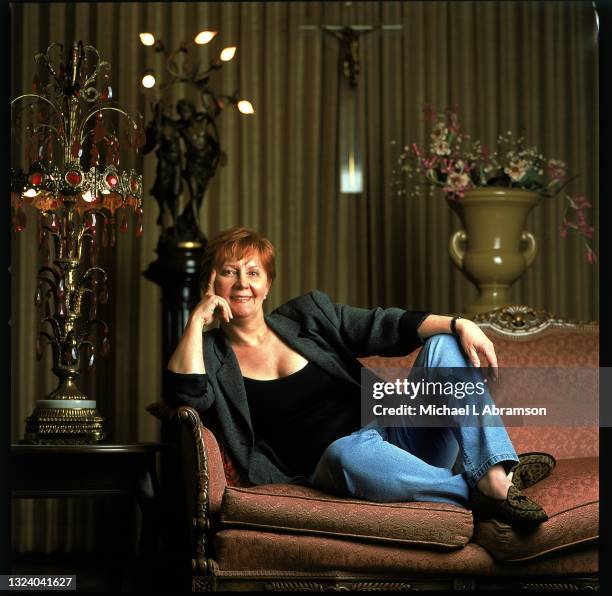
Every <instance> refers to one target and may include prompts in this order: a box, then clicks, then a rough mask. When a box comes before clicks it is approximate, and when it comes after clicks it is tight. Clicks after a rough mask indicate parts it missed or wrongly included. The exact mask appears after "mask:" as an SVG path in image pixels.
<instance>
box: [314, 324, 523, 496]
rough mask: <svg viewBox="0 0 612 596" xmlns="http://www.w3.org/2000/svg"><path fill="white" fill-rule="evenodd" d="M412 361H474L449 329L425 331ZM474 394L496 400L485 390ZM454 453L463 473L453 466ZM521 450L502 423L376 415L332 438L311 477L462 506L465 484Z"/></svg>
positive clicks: (342, 487)
mask: <svg viewBox="0 0 612 596" xmlns="http://www.w3.org/2000/svg"><path fill="white" fill-rule="evenodd" d="M414 366H415V367H448V368H451V367H457V368H458V367H468V366H472V365H471V364H470V363H469V361H468V360H467V358H466V357H465V354H464V352H463V350H462V348H461V346H460V345H459V343H458V342H457V340H456V339H455V338H454V337H453V336H452V335H447V334H440V335H434V336H432V337H430V338H428V339H427V340H426V342H425V345H424V346H423V348H422V350H421V352H420V354H419V356H418V357H417V359H416V361H415V363H414ZM479 399H481V400H482V402H483V403H493V402H492V400H491V396H490V394H489V392H488V391H486V392H485V394H484V395H482V396H481V397H480V398H479ZM457 456H459V462H458V463H460V464H461V466H462V470H463V471H461V472H460V473H454V472H453V471H452V470H451V468H453V466H454V464H455V462H456V461H457ZM518 461H519V460H518V457H517V454H516V451H515V450H514V447H513V446H512V442H511V441H510V438H509V437H508V433H507V431H506V429H505V428H504V426H455V427H397V428H396V427H382V426H380V425H379V423H378V422H377V421H376V420H375V421H373V422H371V423H370V424H368V425H366V426H364V427H363V428H361V429H360V430H358V431H355V432H354V433H352V434H351V435H348V436H345V437H341V438H340V439H337V440H336V441H334V442H333V443H332V444H331V445H329V447H328V448H327V449H326V450H325V452H324V453H323V455H322V456H321V459H320V460H319V462H318V464H317V467H316V469H315V471H314V472H313V474H312V476H311V477H310V482H311V483H312V484H313V486H314V487H315V488H319V489H321V490H324V491H326V492H331V493H334V494H341V495H346V496H352V497H357V498H360V499H366V500H368V501H377V502H396V501H436V502H443V503H452V504H453V505H459V506H462V507H466V506H467V505H468V500H469V491H470V487H474V486H475V485H476V482H477V481H478V480H479V479H480V478H481V477H482V476H483V475H484V474H485V473H486V472H487V471H488V470H489V468H491V467H492V466H493V465H495V464H503V465H504V468H505V469H506V472H509V471H510V470H511V469H513V468H514V467H515V465H516V464H517V463H518Z"/></svg>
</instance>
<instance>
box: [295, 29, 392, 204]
mask: <svg viewBox="0 0 612 596" xmlns="http://www.w3.org/2000/svg"><path fill="white" fill-rule="evenodd" d="M401 28H402V26H401V25H376V26H371V25H351V26H349V25H321V26H320V27H317V26H302V27H301V29H320V30H321V31H323V32H324V33H327V34H328V35H331V36H333V37H334V38H335V39H337V40H338V41H339V42H340V55H339V59H340V64H339V72H340V74H341V80H340V85H339V119H338V140H339V151H340V154H339V160H340V192H341V193H344V194H358V193H361V192H363V167H362V159H361V147H360V139H359V130H360V128H361V127H360V126H359V118H360V111H359V108H358V97H359V93H358V91H357V81H358V77H359V74H360V72H361V64H360V58H359V41H360V37H361V36H363V35H365V34H367V33H371V32H372V31H376V30H378V29H396V30H397V29H401Z"/></svg>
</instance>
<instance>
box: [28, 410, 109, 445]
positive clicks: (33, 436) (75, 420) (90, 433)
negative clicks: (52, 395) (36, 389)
mask: <svg viewBox="0 0 612 596" xmlns="http://www.w3.org/2000/svg"><path fill="white" fill-rule="evenodd" d="M62 401H64V400H39V401H38V402H37V406H36V408H35V409H34V412H33V413H32V415H31V416H28V418H26V430H25V434H24V438H23V440H22V441H20V442H21V443H27V444H38V445H44V444H46V445H49V444H51V445H83V444H90V443H97V442H98V441H102V440H103V439H104V438H105V433H104V429H103V425H104V418H102V417H101V416H99V415H98V411H97V410H96V402H95V401H93V400H81V401H80V403H79V400H69V403H62ZM65 401H66V402H68V400H65ZM53 402H55V403H53ZM75 402H76V403H75ZM77 405H78V406H79V407H77ZM65 406H68V407H65Z"/></svg>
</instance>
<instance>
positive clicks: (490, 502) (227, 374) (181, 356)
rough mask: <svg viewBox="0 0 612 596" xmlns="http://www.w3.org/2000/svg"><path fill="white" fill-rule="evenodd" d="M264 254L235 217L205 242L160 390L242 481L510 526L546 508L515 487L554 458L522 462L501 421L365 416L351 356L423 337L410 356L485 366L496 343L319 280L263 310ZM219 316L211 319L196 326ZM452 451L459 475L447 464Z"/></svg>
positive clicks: (432, 363)
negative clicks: (391, 420)
mask: <svg viewBox="0 0 612 596" xmlns="http://www.w3.org/2000/svg"><path fill="white" fill-rule="evenodd" d="M274 257H275V252H274V248H273V246H272V244H271V243H270V242H269V241H268V240H267V239H265V238H263V237H261V236H259V235H258V234H257V233H255V232H253V231H251V230H247V229H245V228H234V229H231V230H227V231H225V232H222V233H220V234H219V235H218V236H216V237H215V238H214V239H212V240H211V241H210V243H209V244H208V246H207V248H206V252H205V255H204V259H203V263H202V280H203V297H202V300H201V301H200V302H199V303H198V305H197V306H196V307H195V309H194V310H193V312H192V313H191V316H190V318H189V320H188V322H187V325H186V327H185V330H184V333H183V336H182V338H181V340H180V342H179V344H178V346H177V348H176V350H175V352H174V354H173V355H172V357H171V359H170V361H169V363H168V371H167V381H168V386H169V387H170V388H171V391H170V395H169V396H168V398H169V399H170V401H171V402H173V403H174V405H180V404H186V405H191V406H193V407H195V408H196V409H197V410H198V411H200V412H206V411H207V410H208V412H207V414H206V416H207V418H209V419H210V417H211V414H212V415H213V416H214V417H216V422H217V426H218V428H217V432H218V433H220V435H221V436H220V439H221V441H222V442H223V443H224V445H225V447H226V448H227V449H228V450H229V452H230V453H231V455H232V456H233V458H234V460H235V462H236V463H237V465H238V466H239V467H240V468H241V469H242V471H243V472H244V474H245V475H246V476H247V477H248V479H249V481H250V482H252V483H253V484H266V483H282V482H302V483H308V484H311V485H312V486H314V487H315V488H319V489H321V490H325V491H328V492H334V493H339V494H344V495H350V496H353V497H358V498H363V499H367V500H372V501H383V502H384V501H387V502H394V501H441V502H448V503H453V504H456V505H460V506H466V505H471V506H472V508H473V510H474V513H475V515H477V516H480V517H481V518H489V517H496V518H498V519H501V520H504V521H506V522H508V523H510V524H512V525H514V526H517V527H518V526H530V527H532V526H534V525H537V524H538V523H540V522H542V521H544V520H546V519H547V516H546V513H545V512H544V511H543V510H542V508H541V507H540V506H539V505H538V504H537V503H535V502H534V501H532V500H530V499H528V498H527V497H526V496H525V495H523V494H522V493H521V492H520V490H519V489H520V488H525V487H526V486H529V485H531V484H533V483H534V482H536V481H537V480H539V479H540V478H541V477H543V476H545V475H547V474H548V473H549V472H550V470H551V469H552V467H553V466H554V463H555V462H554V459H553V458H552V456H548V455H546V454H529V455H528V457H526V458H524V460H521V459H520V458H519V457H518V456H517V454H516V452H515V450H514V448H513V446H512V443H511V442H510V439H509V438H508V435H507V432H506V430H505V428H503V426H486V427H473V426H460V427H456V428H446V427H441V428H414V427H410V428H388V427H382V426H380V424H379V423H377V422H376V421H374V422H373V423H370V424H367V425H365V426H363V427H362V425H361V419H360V378H361V368H362V366H361V364H360V363H359V361H358V360H357V357H361V356H367V355H372V354H379V355H388V356H393V355H403V354H407V353H409V352H411V351H412V350H414V349H415V348H417V347H419V346H423V347H422V349H421V351H420V354H419V356H418V358H417V360H416V362H415V367H422V366H425V367H428V368H429V369H430V370H433V367H468V366H470V365H472V366H475V367H479V366H480V365H481V363H483V364H487V365H489V366H490V367H492V368H493V370H496V369H497V359H496V355H495V350H494V348H493V344H492V343H491V341H490V340H489V339H488V338H487V337H486V335H485V334H484V333H483V332H482V331H481V330H480V328H479V327H478V326H477V325H476V324H474V323H473V322H471V321H469V320H466V319H462V318H454V319H453V318H451V317H447V316H440V315H434V314H429V313H426V312H417V311H404V310H402V309H399V308H387V309H382V308H377V309H374V310H366V309H360V308H354V307H351V306H346V305H339V304H334V303H332V301H331V300H330V299H329V297H327V296H326V295H325V294H324V293H322V292H320V291H316V290H315V291H313V292H310V293H308V294H306V295H304V296H300V297H299V298H295V299H293V300H291V301H289V302H287V303H286V304H284V305H282V306H281V307H279V308H277V309H276V310H275V311H273V312H272V313H271V314H269V315H265V314H264V310H263V304H264V301H265V300H266V299H267V297H268V292H269V291H270V287H271V285H272V282H273V281H274V278H275V276H276V272H275V265H274ZM215 319H216V320H218V321H219V323H220V325H219V327H218V328H215V329H211V330H209V331H207V332H206V333H203V329H204V327H207V326H209V325H210V324H211V323H213V321H215ZM451 323H452V326H453V327H454V329H452V331H453V332H454V334H453V333H451ZM466 354H467V359H466V356H465V355H466ZM468 359H469V360H468ZM481 359H482V360H481ZM482 397H483V399H488V400H490V396H489V395H488V393H487V394H485V395H484V396H482ZM458 453H460V456H461V457H460V461H461V464H462V468H463V470H462V471H461V473H456V472H453V471H452V469H451V468H453V465H454V464H455V461H456V459H457V454H458ZM513 473H514V481H515V484H513V483H512V480H513Z"/></svg>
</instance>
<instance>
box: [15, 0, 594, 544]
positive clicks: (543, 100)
mask: <svg viewBox="0 0 612 596" xmlns="http://www.w3.org/2000/svg"><path fill="white" fill-rule="evenodd" d="M11 14H12V27H13V40H14V48H13V50H14V51H13V61H14V62H13V70H12V72H11V79H12V96H13V97H14V96H16V95H19V94H20V93H23V92H25V91H26V90H27V89H29V88H30V84H31V81H32V77H33V75H34V72H35V63H34V54H35V53H37V52H38V51H41V50H44V49H45V48H46V47H47V46H48V44H49V43H50V42H53V41H60V42H62V43H64V44H70V43H71V42H72V41H73V40H79V39H81V40H83V41H84V42H85V43H88V44H91V45H94V46H95V47H97V48H98V50H99V51H100V54H101V56H102V58H103V59H105V60H108V61H109V62H110V63H111V66H112V72H111V82H112V85H113V99H116V100H117V101H118V103H119V104H120V105H121V106H122V107H123V108H125V109H126V110H127V111H128V112H130V113H132V114H134V113H135V112H140V113H142V114H143V115H144V117H145V121H148V120H149V119H150V117H151V107H150V106H149V105H148V103H147V101H146V99H145V97H144V95H143V93H142V92H141V89H140V77H141V76H142V71H143V70H144V69H145V68H153V69H155V70H156V72H157V73H162V72H163V69H164V58H163V56H162V55H161V54H158V53H155V52H153V51H152V50H151V49H150V48H149V49H147V48H144V47H143V46H142V45H141V44H140V43H139V41H138V33H139V32H141V31H143V30H147V31H150V32H152V33H154V34H155V35H156V36H157V37H161V38H162V39H163V40H164V42H165V43H166V45H167V46H168V47H169V48H170V49H176V48H177V47H178V46H179V44H180V43H181V42H183V41H191V39H192V38H193V37H194V36H195V34H196V33H197V32H198V31H200V30H203V29H213V30H216V31H218V35H217V38H216V39H215V40H213V42H211V44H210V46H206V47H204V48H201V49H199V50H198V52H199V53H200V55H201V56H202V57H203V60H204V61H207V60H208V59H210V58H212V57H213V55H214V53H216V52H218V51H219V50H220V49H221V48H223V47H225V46H228V45H237V46H238V51H237V54H236V58H235V59H234V60H233V61H232V62H230V63H229V64H227V65H226V66H225V67H224V68H222V69H221V70H220V71H218V72H215V73H213V75H212V76H211V86H212V87H213V89H215V90H216V91H218V92H220V93H222V94H228V95H230V94H232V93H233V92H234V91H235V90H236V89H239V90H240V93H241V95H242V96H243V97H245V98H247V99H249V100H250V101H251V102H252V103H253V105H254V107H255V114H254V115H253V116H249V117H247V116H243V115H241V114H239V113H238V112H237V111H236V110H234V109H233V108H228V109H226V110H224V111H223V113H222V114H221V116H220V118H219V120H218V125H219V133H220V138H221V145H222V148H223V150H224V151H225V152H226V154H227V163H226V165H225V166H224V167H220V168H219V170H218V171H217V174H216V176H215V178H214V179H213V180H212V181H211V183H210V185H209V189H208V191H207V193H206V196H205V199H204V202H203V206H202V209H201V212H200V219H201V225H202V229H203V231H204V232H205V234H206V235H207V236H208V237H211V236H212V235H214V234H215V233H216V232H218V231H220V230H222V229H225V228H227V227H230V226H235V225H245V226H249V227H252V228H255V229H257V230H259V231H260V232H262V233H263V234H265V235H266V236H268V237H269V238H270V239H271V240H272V242H273V243H274V244H275V246H276V248H277V252H278V256H277V271H278V277H277V280H276V282H275V284H274V285H273V288H272V291H271V293H270V297H269V299H268V301H267V307H268V308H273V307H275V306H277V305H279V304H281V303H283V302H284V301H286V300H288V299H290V298H292V297H294V296H296V295H299V294H302V293H304V292H307V291H309V290H310V289H312V288H315V287H316V288H320V289H321V290H324V291H326V292H327V293H329V294H330V295H331V296H332V298H333V299H334V300H336V301H338V302H345V303H350V304H353V305H355V306H362V307H374V306H379V305H380V306H391V305H394V306H400V307H405V308H412V309H428V310H431V311H434V312H440V313H445V312H457V311H461V310H462V308H463V307H465V306H466V305H467V304H469V303H470V302H471V301H473V299H474V298H475V296H476V290H475V288H474V287H473V286H472V285H471V284H470V283H469V282H468V281H467V280H466V279H465V278H464V277H463V275H462V274H461V272H460V271H458V270H457V269H456V268H455V267H454V266H453V264H452V262H451V260H450V258H449V255H448V249H447V244H448V239H449V236H450V234H451V233H452V232H453V231H454V230H456V229H458V228H459V226H460V224H459V220H458V218H457V217H456V216H455V215H454V214H453V213H452V212H451V210H450V209H449V208H448V206H447V204H446V201H445V199H444V197H443V196H442V194H441V193H440V192H439V191H437V190H436V191H428V192H425V193H423V196H422V197H421V198H411V197H410V196H409V193H408V195H401V194H398V192H397V189H396V188H395V187H393V186H392V181H393V179H394V173H393V172H394V170H395V168H396V163H395V159H396V157H397V153H398V151H399V150H400V149H401V148H402V147H403V146H404V145H405V144H408V143H410V142H413V141H414V142H416V143H418V144H421V145H423V144H425V143H427V142H428V136H427V135H428V130H427V127H426V125H425V124H424V122H423V118H422V112H421V110H422V107H423V105H424V104H430V105H432V106H435V107H437V108H440V109H443V108H446V107H449V106H454V107H456V108H457V110H458V112H459V115H460V121H461V122H462V123H463V126H464V128H465V130H467V131H468V132H470V133H471V135H472V136H473V137H474V138H479V139H481V140H482V141H483V142H484V143H487V144H489V145H493V144H494V143H495V140H496V138H497V136H498V135H499V134H501V133H504V132H506V131H508V130H511V131H513V133H514V134H516V135H521V134H523V135H524V136H525V138H526V141H527V143H528V144H533V145H536V146H538V147H539V148H540V150H541V152H542V153H543V154H544V155H546V156H547V157H557V158H559V159H563V160H565V161H567V162H568V164H569V166H570V169H571V172H572V173H575V174H579V176H578V177H577V178H576V179H575V180H573V181H572V182H571V183H570V185H569V186H568V191H570V192H571V193H575V194H582V195H584V196H585V197H586V198H587V199H588V200H589V201H590V202H591V203H592V204H593V210H592V212H591V214H590V217H591V221H592V222H593V223H594V224H596V222H597V217H598V204H599V195H598V193H599V181H598V177H597V174H598V168H599V156H598V142H599V136H598V135H599V133H598V126H599V120H598V103H597V98H598V87H597V84H598V83H597V71H598V63H597V60H598V53H597V38H596V26H595V17H594V12H593V9H592V7H591V5H590V3H585V2H565V1H558V2H554V1H551V2H467V1H466V2H455V1H454V2H418V1H413V2H353V3H351V5H350V6H347V3H344V2H336V3H326V2H288V3H283V2H242V3H240V2H192V3H188V2H185V3H183V2H177V3H154V2H134V3H129V2H126V3H122V2H98V3H49V4H42V3H40V4H33V3H24V4H20V3H14V4H13V5H12V13H11ZM355 24H357V25H366V24H367V25H401V26H402V29H401V30H400V31H397V30H377V31H372V32H368V33H364V34H362V35H361V36H360V61H361V72H360V75H359V80H358V87H357V89H356V90H355V93H357V98H358V104H359V110H360V113H359V135H360V138H361V143H362V155H363V158H364V164H363V165H364V182H365V187H364V192H363V193H361V194H357V195H355V194H350V195H343V194H341V193H340V189H339V171H338V167H339V164H338V163H337V162H338V155H339V154H338V135H337V132H338V124H339V112H338V109H339V108H338V103H339V96H340V81H341V79H340V77H341V76H342V75H341V72H340V69H339V59H340V53H339V52H340V48H339V44H338V41H337V40H336V39H334V38H333V37H332V36H330V35H328V34H324V33H322V32H321V31H319V30H308V29H301V28H300V27H301V26H302V25H355ZM182 97H185V98H188V99H191V100H193V101H196V102H197V101H198V96H197V93H196V92H195V91H194V90H193V89H191V88H189V87H187V86H185V85H183V86H181V85H175V86H174V87H173V88H172V89H170V90H169V93H168V98H169V100H170V101H171V102H173V103H175V102H176V101H177V100H178V99H180V98H182ZM393 143H394V144H393ZM22 156H23V150H22V149H21V148H19V149H15V158H16V161H17V162H19V161H20V160H21V159H22ZM124 157H125V159H123V161H122V165H123V166H125V167H131V166H134V167H136V168H137V169H138V170H139V171H142V172H143V176H144V189H145V196H144V221H143V224H144V235H143V236H142V237H141V238H139V239H137V238H135V236H134V225H133V221H130V230H129V232H128V233H127V234H117V244H116V246H115V247H114V248H112V249H111V248H108V249H103V250H102V251H101V258H100V261H101V264H102V266H103V267H104V268H105V269H106V271H107V272H108V274H109V291H110V292H109V293H110V298H109V302H108V304H107V305H101V307H100V316H101V317H102V318H103V319H104V320H106V321H107V322H108V323H109V326H110V333H111V341H112V345H111V353H110V355H109V356H108V357H107V358H99V359H98V361H97V363H96V365H95V367H93V368H92V369H89V370H87V371H83V374H82V375H81V377H80V380H79V384H80V387H81V388H82V389H83V390H84V392H85V393H86V394H87V395H89V396H90V397H91V398H92V399H96V400H97V404H98V409H99V411H100V413H101V415H102V416H104V417H105V418H106V419H107V421H108V428H109V432H110V435H111V437H112V438H113V440H115V441H118V442H130V441H138V440H140V441H150V440H157V439H158V437H159V425H158V422H157V421H156V420H155V419H154V418H153V417H152V416H150V415H149V414H148V413H147V412H146V411H145V407H146V406H147V405H148V404H149V403H151V402H153V401H156V400H159V399H160V397H161V396H160V387H161V371H162V369H163V367H164V366H165V363H163V362H162V361H161V305H160V298H161V292H160V289H159V288H158V286H157V285H156V284H154V283H152V282H150V281H148V280H146V279H145V278H144V277H143V275H142V272H143V271H144V270H145V269H146V268H147V267H148V266H149V264H150V263H151V262H153V261H154V260H156V253H155V248H156V244H157V239H158V235H159V229H158V227H157V225H156V219H157V216H158V207H157V203H156V201H155V200H154V198H153V197H152V196H151V195H150V194H149V190H150V188H151V187H152V186H153V182H154V179H155V172H156V158H155V155H154V153H151V154H149V155H146V156H142V155H131V156H130V155H127V156H124ZM408 190H410V188H408ZM564 207H565V205H564V203H563V199H562V197H561V196H558V197H556V198H553V199H544V200H543V201H542V202H541V203H540V205H539V206H537V207H536V208H535V209H534V210H533V211H532V213H531V214H530V216H529V218H528V221H527V229H528V230H530V231H532V232H533V233H534V234H535V236H536V238H537V241H538V245H539V252H538V255H537V256H536V259H535V261H534V263H533V265H532V266H531V268H530V269H529V270H527V271H526V273H525V274H524V275H523V276H522V278H521V279H520V280H519V281H517V282H516V283H515V284H514V285H513V287H512V291H511V296H512V299H513V301H515V302H517V303H523V304H528V305H531V306H534V307H543V308H546V309H548V310H550V311H552V312H553V313H555V314H557V315H559V316H563V317H571V318H579V319H585V320H592V319H597V318H598V314H599V302H598V292H599V276H598V269H597V267H593V266H591V265H589V264H587V263H586V262H585V260H584V256H583V250H582V246H581V243H580V242H579V241H578V239H577V238H576V237H573V236H572V235H570V237H569V238H567V239H566V240H562V239H561V238H560V237H559V225H560V223H561V217H562V214H563V211H564ZM28 220H29V225H28V227H27V228H26V229H25V230H24V231H23V232H21V233H19V234H17V233H14V232H12V245H11V249H12V255H13V257H12V258H13V261H12V269H11V274H12V287H11V301H12V312H11V321H12V349H13V357H12V384H13V391H12V417H13V418H12V431H13V440H14V441H17V440H19V439H20V438H22V437H23V432H24V420H25V418H26V416H28V415H30V414H31V413H32V411H33V409H34V406H35V401H36V400H37V399H40V398H42V397H44V396H45V395H46V394H48V393H49V392H50V391H51V390H52V389H53V388H54V387H55V385H56V380H55V377H54V375H53V374H52V373H51V365H52V362H51V354H50V352H49V351H46V352H45V354H44V356H43V358H42V360H41V361H40V362H37V361H36V359H35V340H36V333H37V329H38V321H37V316H35V311H34V306H33V297H34V292H35V289H36V273H37V270H38V268H39V266H40V263H39V261H38V256H37V250H36V244H37V242H36V225H35V215H34V214H32V213H28ZM594 243H595V248H596V249H597V246H598V244H597V238H595V240H594ZM13 511H14V513H13V516H14V519H13V522H14V523H13V528H14V533H13V536H14V538H13V540H14V547H15V549H16V551H31V550H39V551H46V552H50V551H52V550H64V551H66V552H72V551H76V550H83V549H93V548H95V546H96V544H98V538H99V536H100V535H101V534H103V533H104V532H105V531H107V529H106V528H104V527H103V524H104V520H103V517H104V516H102V515H100V513H101V512H103V511H104V509H103V508H102V509H101V508H100V506H99V505H97V504H96V503H95V502H94V501H92V500H90V499H84V500H78V499H70V500H65V501H53V500H49V501H45V502H31V501H29V500H24V501H21V502H19V503H15V505H14V507H13Z"/></svg>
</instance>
